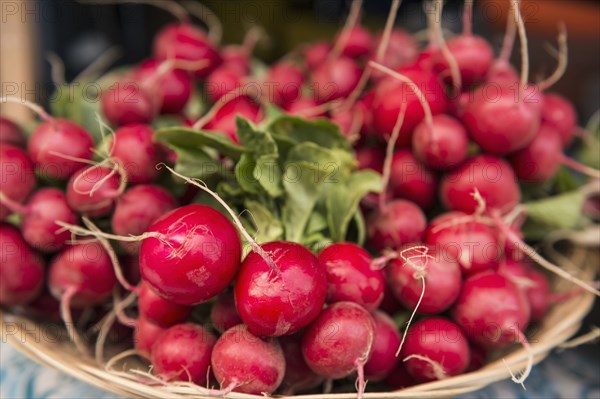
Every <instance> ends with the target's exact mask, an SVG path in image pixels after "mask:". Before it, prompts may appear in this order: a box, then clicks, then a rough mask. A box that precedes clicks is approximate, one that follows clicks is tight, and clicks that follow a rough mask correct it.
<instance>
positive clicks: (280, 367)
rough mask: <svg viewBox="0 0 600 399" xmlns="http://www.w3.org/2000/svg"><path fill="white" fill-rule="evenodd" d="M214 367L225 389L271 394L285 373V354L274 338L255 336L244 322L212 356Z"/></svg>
mask: <svg viewBox="0 0 600 399" xmlns="http://www.w3.org/2000/svg"><path fill="white" fill-rule="evenodd" d="M211 364H212V370H213V372H214V373H215V377H216V378H217V381H218V382H219V383H220V384H221V386H225V387H227V388H225V390H228V389H229V390H233V391H236V392H241V393H248V394H254V395H261V394H271V393H273V392H275V390H276V389H277V388H278V387H279V385H280V384H281V382H282V381H283V376H284V374H285V357H284V355H283V351H282V350H281V346H280V345H279V343H278V342H277V341H276V340H275V339H273V338H266V339H262V338H259V337H257V336H255V335H253V334H252V333H251V332H250V331H248V328H247V327H246V326H245V325H244V324H239V325H237V326H235V327H232V328H230V329H229V330H227V331H225V332H224V333H223V335H221V337H220V338H219V339H218V340H217V343H216V344H215V346H214V348H213V352H212V357H211Z"/></svg>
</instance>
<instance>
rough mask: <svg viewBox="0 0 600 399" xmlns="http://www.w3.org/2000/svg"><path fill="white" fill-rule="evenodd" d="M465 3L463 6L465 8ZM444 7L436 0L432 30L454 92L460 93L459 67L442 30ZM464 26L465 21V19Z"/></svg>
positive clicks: (442, 1)
mask: <svg viewBox="0 0 600 399" xmlns="http://www.w3.org/2000/svg"><path fill="white" fill-rule="evenodd" d="M466 7H467V6H466V3H465V8H466ZM443 8H444V0H436V12H437V16H436V18H434V21H435V22H434V32H435V36H436V38H437V40H438V42H439V45H440V48H441V50H442V55H443V56H444V58H445V59H446V61H447V62H448V66H449V67H450V76H452V86H454V90H455V91H456V94H457V95H458V94H460V92H461V90H462V77H461V75H460V69H459V67H458V62H456V58H455V57H454V54H452V52H451V51H450V49H448V46H447V45H446V39H444V32H443V30H442V10H443ZM465 27H466V21H465Z"/></svg>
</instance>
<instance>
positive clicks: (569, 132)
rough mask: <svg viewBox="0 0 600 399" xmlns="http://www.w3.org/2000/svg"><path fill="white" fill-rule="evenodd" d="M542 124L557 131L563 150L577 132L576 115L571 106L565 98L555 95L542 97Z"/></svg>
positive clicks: (548, 94)
mask: <svg viewBox="0 0 600 399" xmlns="http://www.w3.org/2000/svg"><path fill="white" fill-rule="evenodd" d="M542 122H544V123H546V124H548V125H550V126H552V127H554V128H555V129H556V130H557V132H558V134H559V136H560V139H561V143H562V146H563V148H564V147H567V146H568V145H569V144H570V143H571V141H572V140H573V136H574V134H575V132H576V131H577V113H576V112H575V108H574V107H573V104H571V102H570V101H569V100H567V99H566V98H564V97H562V96H560V95H558V94H555V93H546V94H545V95H544V107H543V108H542Z"/></svg>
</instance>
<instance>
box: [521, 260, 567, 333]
mask: <svg viewBox="0 0 600 399" xmlns="http://www.w3.org/2000/svg"><path fill="white" fill-rule="evenodd" d="M527 278H528V279H529V280H530V281H531V282H532V284H531V285H530V286H529V287H527V289H526V290H525V294H526V295H527V300H528V301H529V306H530V308H531V321H532V322H536V321H541V320H542V319H543V318H544V316H545V315H546V313H548V308H549V307H550V305H551V304H552V303H556V302H559V301H560V300H561V299H563V298H562V296H561V295H554V294H552V291H551V290H550V282H549V281H548V277H546V275H545V274H543V273H542V272H540V271H538V270H535V269H534V268H528V269H527ZM571 293H572V292H567V295H570V294H571Z"/></svg>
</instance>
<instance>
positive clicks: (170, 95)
mask: <svg viewBox="0 0 600 399" xmlns="http://www.w3.org/2000/svg"><path fill="white" fill-rule="evenodd" d="M164 65H165V64H163V63H161V62H160V61H158V60H156V59H153V58H149V59H147V60H144V61H142V62H141V63H140V64H139V65H138V66H137V67H136V69H135V70H134V71H133V79H134V80H135V81H137V82H152V85H154V86H153V88H154V90H153V93H154V94H155V95H156V96H157V98H156V102H157V103H158V104H160V109H159V112H160V113H161V114H179V113H181V112H182V111H183V110H184V108H185V106H186V105H187V103H188V101H189V99H190V97H191V95H192V90H193V86H192V78H191V76H190V74H189V73H188V72H187V71H184V70H183V69H176V68H171V69H170V70H166V71H162V70H161V66H164ZM155 80H156V81H155ZM154 81H155V82H154Z"/></svg>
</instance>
